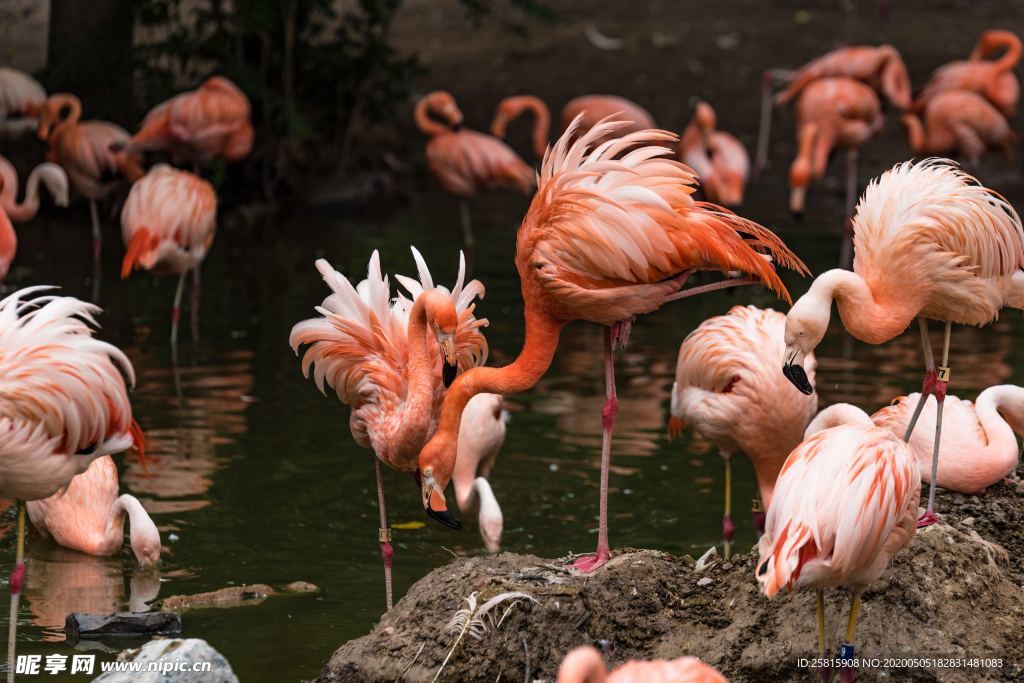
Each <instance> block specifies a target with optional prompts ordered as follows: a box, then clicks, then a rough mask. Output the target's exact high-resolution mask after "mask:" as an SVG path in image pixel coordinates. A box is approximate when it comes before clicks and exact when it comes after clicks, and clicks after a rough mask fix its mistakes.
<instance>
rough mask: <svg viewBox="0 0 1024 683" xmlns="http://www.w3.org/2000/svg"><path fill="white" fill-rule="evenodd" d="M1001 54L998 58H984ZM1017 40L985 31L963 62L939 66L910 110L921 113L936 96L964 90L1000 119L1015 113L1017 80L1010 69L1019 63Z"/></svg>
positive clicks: (1012, 69)
mask: <svg viewBox="0 0 1024 683" xmlns="http://www.w3.org/2000/svg"><path fill="white" fill-rule="evenodd" d="M1000 50H1002V51H1003V54H1002V56H1000V57H999V58H998V59H994V60H990V59H986V58H987V57H989V56H991V55H992V54H994V53H996V52H999V51H1000ZM1021 52H1022V46H1021V42H1020V38H1018V37H1017V36H1016V35H1015V34H1014V33H1012V32H1011V31H1005V30H1001V29H998V30H991V31H985V32H984V33H982V34H981V36H980V37H979V38H978V43H977V45H975V47H974V50H973V51H972V52H971V55H970V58H969V59H967V60H959V61H954V62H950V63H949V64H946V65H945V66H942V67H939V68H938V69H936V70H935V73H933V74H932V77H931V79H930V80H929V81H928V82H927V83H926V84H925V86H924V88H922V89H921V92H920V94H918V96H917V97H916V98H915V99H914V105H913V111H915V112H918V113H919V112H922V111H925V110H926V109H927V105H928V103H929V102H930V101H931V100H932V99H933V98H934V97H936V96H938V95H939V94H940V93H945V92H950V91H955V90H967V91H970V92H973V93H977V94H978V95H981V96H982V97H984V98H985V99H986V100H988V101H989V102H990V103H991V104H992V105H993V106H994V107H995V108H996V109H998V110H999V111H1000V113H1002V114H1003V116H1005V117H1007V118H1010V117H1012V116H1013V115H1014V114H1016V113H1017V102H1018V101H1019V100H1020V81H1018V80H1017V75H1016V74H1015V73H1014V69H1016V68H1017V64H1018V63H1019V62H1020V58H1021Z"/></svg>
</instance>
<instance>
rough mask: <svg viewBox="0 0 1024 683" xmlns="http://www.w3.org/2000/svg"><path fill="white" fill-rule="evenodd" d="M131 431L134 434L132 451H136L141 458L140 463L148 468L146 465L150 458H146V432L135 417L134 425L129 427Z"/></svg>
mask: <svg viewBox="0 0 1024 683" xmlns="http://www.w3.org/2000/svg"><path fill="white" fill-rule="evenodd" d="M129 433H130V434H131V436H132V452H134V453H135V455H136V457H138V459H139V464H140V465H142V469H143V470H146V465H147V464H148V463H149V460H148V459H147V458H146V434H145V433H144V432H143V431H142V427H141V426H139V423H138V422H136V421H135V420H134V419H133V420H132V426H131V428H130V429H129Z"/></svg>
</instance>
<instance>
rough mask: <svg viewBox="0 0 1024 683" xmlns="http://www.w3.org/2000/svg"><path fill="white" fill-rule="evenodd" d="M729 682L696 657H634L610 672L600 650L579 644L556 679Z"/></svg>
mask: <svg viewBox="0 0 1024 683" xmlns="http://www.w3.org/2000/svg"><path fill="white" fill-rule="evenodd" d="M605 681H607V682H608V683H729V682H728V681H727V680H726V679H725V677H724V676H722V674H720V673H718V671H717V670H715V668H714V667H711V666H708V665H707V664H705V663H704V662H702V661H700V660H699V659H697V658H696V657H680V658H678V659H672V660H667V659H655V660H651V661H639V660H631V661H629V662H626V663H625V664H623V665H622V666H619V667H617V668H616V669H615V671H613V672H611V674H609V673H608V669H606V668H605V665H604V660H603V659H602V658H601V653H599V652H598V651H597V650H596V649H594V648H592V647H589V646H588V647H578V648H576V649H575V650H573V651H572V652H570V653H569V654H567V655H566V656H565V659H563V660H562V665H561V666H560V667H558V678H557V679H555V683H605Z"/></svg>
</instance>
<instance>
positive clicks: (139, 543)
mask: <svg viewBox="0 0 1024 683" xmlns="http://www.w3.org/2000/svg"><path fill="white" fill-rule="evenodd" d="M111 511H112V513H113V518H112V523H111V525H110V528H109V530H108V533H111V534H116V535H117V546H118V547H120V545H121V543H122V542H123V539H124V516H125V513H127V514H128V522H129V525H130V527H131V528H130V530H129V533H130V536H131V545H132V551H133V552H134V553H135V559H136V560H138V561H139V564H140V565H143V566H145V565H146V564H148V562H149V560H148V559H147V558H146V557H143V556H141V554H140V552H139V549H141V548H143V547H145V546H147V545H148V546H149V547H151V548H156V549H159V548H160V532H159V531H158V530H157V528H156V524H154V523H153V520H152V518H150V516H149V513H148V512H146V508H144V507H142V503H140V502H139V500H138V499H137V498H136V497H135V496H131V495H128V494H127V493H126V494H124V495H122V496H119V497H118V499H117V500H116V501H114V505H113V507H112V508H111ZM157 555H159V552H158V553H157Z"/></svg>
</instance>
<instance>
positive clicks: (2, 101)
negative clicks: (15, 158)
mask: <svg viewBox="0 0 1024 683" xmlns="http://www.w3.org/2000/svg"><path fill="white" fill-rule="evenodd" d="M45 100H46V91H45V90H43V86H41V85H39V81H37V80H36V79H34V78H32V77H31V76H29V75H28V74H27V73H25V72H23V71H18V70H17V69H11V68H9V67H3V66H0V136H17V135H22V134H24V133H27V132H29V131H32V130H35V128H36V125H37V124H36V116H37V115H38V114H39V108H40V107H41V106H42V104H43V102H44V101H45Z"/></svg>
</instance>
